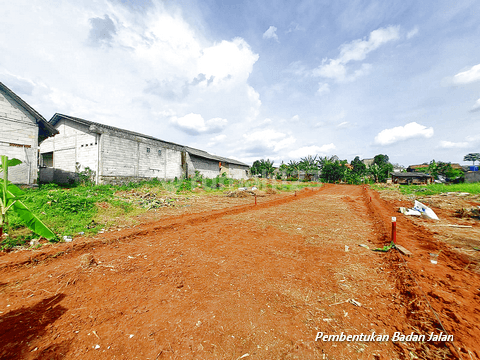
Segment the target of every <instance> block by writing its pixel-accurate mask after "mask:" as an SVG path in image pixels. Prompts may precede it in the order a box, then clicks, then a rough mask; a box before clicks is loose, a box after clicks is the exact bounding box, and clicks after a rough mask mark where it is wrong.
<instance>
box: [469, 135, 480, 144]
mask: <svg viewBox="0 0 480 360" xmlns="http://www.w3.org/2000/svg"><path fill="white" fill-rule="evenodd" d="M465 140H467V141H470V142H477V141H480V135H473V136H472V135H469V136H467V137H466V138H465Z"/></svg>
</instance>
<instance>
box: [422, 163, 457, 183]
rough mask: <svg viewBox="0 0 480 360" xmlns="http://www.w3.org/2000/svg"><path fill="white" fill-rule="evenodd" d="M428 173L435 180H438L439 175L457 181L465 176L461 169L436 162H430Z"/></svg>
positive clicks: (449, 164)
mask: <svg viewBox="0 0 480 360" xmlns="http://www.w3.org/2000/svg"><path fill="white" fill-rule="evenodd" d="M427 171H428V173H429V174H430V175H432V176H433V177H434V178H435V179H438V176H439V175H442V176H445V177H446V178H448V179H451V180H455V179H457V178H461V177H462V176H463V171H462V170H460V169H454V168H453V167H452V164H451V163H449V162H448V163H447V162H443V161H439V162H436V161H435V160H432V161H430V164H429V165H428V168H427Z"/></svg>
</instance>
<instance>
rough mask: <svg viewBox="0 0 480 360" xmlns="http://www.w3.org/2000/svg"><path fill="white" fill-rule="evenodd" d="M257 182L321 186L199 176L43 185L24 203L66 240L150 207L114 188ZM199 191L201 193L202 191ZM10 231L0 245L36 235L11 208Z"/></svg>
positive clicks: (28, 192)
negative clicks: (192, 177) (108, 183)
mask: <svg viewBox="0 0 480 360" xmlns="http://www.w3.org/2000/svg"><path fill="white" fill-rule="evenodd" d="M253 186H256V187H257V188H258V189H259V190H267V189H268V188H275V189H276V190H279V191H295V190H299V189H302V188H305V187H318V186H321V184H320V183H304V182H286V181H283V182H277V183H274V184H273V185H272V184H270V183H268V182H267V181H266V180H264V179H249V180H233V179H229V178H226V177H223V176H218V177H217V178H215V179H205V178H202V177H196V178H194V179H188V180H186V179H176V180H174V181H161V180H158V179H152V180H149V181H143V182H138V183H130V184H125V185H117V186H114V185H96V186H89V185H69V186H58V185H55V184H46V185H41V186H40V187H39V188H37V189H25V196H24V197H23V201H24V203H25V204H26V205H27V206H28V207H29V208H30V210H32V212H33V213H34V214H36V215H37V216H38V217H39V218H40V220H42V221H43V222H44V223H45V224H46V225H47V226H48V227H50V228H51V229H52V230H53V231H54V232H55V233H56V234H57V235H58V240H61V239H62V238H63V236H64V235H69V236H75V235H78V234H79V233H84V234H86V235H94V234H96V233H98V231H100V230H101V229H103V228H108V227H110V226H114V225H115V222H116V221H117V220H118V219H119V218H128V217H130V218H132V217H134V216H136V215H138V214H141V213H142V212H145V211H147V210H146V209H144V208H142V207H141V206H140V205H136V204H134V203H132V202H130V201H128V200H126V199H124V198H122V197H119V196H116V195H115V193H117V192H119V191H120V192H121V191H129V190H132V189H136V190H138V192H140V193H146V192H151V193H155V194H159V195H160V194H170V195H174V194H191V193H192V190H193V189H194V188H198V187H201V188H202V189H203V190H204V191H205V193H206V194H207V195H208V194H214V193H219V192H220V193H223V192H224V191H226V190H234V189H237V188H239V187H253ZM197 195H198V194H197ZM5 233H8V234H9V236H8V237H7V238H6V239H4V240H3V241H2V242H1V243H0V250H3V249H8V248H12V247H14V246H19V245H25V244H26V243H28V242H29V241H30V240H31V239H33V238H38V236H37V235H35V234H34V233H32V232H31V231H30V230H28V229H26V228H25V227H24V225H23V223H22V221H21V220H20V218H19V217H18V216H17V215H16V214H15V213H13V212H10V213H9V217H8V226H7V227H6V229H5Z"/></svg>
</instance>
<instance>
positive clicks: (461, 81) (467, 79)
mask: <svg viewBox="0 0 480 360" xmlns="http://www.w3.org/2000/svg"><path fill="white" fill-rule="evenodd" d="M476 81H480V64H478V65H475V66H472V67H471V68H470V69H469V70H466V71H463V72H460V73H458V74H457V75H455V76H454V77H453V83H454V84H456V85H465V84H470V83H472V82H476Z"/></svg>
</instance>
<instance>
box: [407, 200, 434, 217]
mask: <svg viewBox="0 0 480 360" xmlns="http://www.w3.org/2000/svg"><path fill="white" fill-rule="evenodd" d="M413 208H414V209H415V210H417V211H420V212H421V213H422V214H424V215H425V216H426V217H428V218H429V219H433V220H440V219H439V218H438V216H437V214H435V212H434V211H433V210H432V209H430V208H429V207H428V206H427V205H424V204H422V203H421V202H420V201H417V200H415V206H414V207H413Z"/></svg>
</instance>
